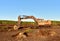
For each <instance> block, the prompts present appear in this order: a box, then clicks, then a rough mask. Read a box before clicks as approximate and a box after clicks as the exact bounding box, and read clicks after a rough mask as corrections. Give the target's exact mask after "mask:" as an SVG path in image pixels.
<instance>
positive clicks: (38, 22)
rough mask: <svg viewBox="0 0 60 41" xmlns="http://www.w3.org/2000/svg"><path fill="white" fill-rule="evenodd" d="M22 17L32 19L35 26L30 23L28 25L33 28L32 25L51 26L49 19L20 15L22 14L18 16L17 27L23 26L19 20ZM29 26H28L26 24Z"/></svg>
mask: <svg viewBox="0 0 60 41" xmlns="http://www.w3.org/2000/svg"><path fill="white" fill-rule="evenodd" d="M22 19H33V20H34V21H35V23H36V25H35V26H32V25H30V27H32V28H34V27H37V28H39V27H51V21H50V20H44V19H38V18H35V17H34V16H26V15H22V16H18V23H17V26H18V28H24V27H25V26H22V25H21V20H22ZM27 27H29V26H27Z"/></svg>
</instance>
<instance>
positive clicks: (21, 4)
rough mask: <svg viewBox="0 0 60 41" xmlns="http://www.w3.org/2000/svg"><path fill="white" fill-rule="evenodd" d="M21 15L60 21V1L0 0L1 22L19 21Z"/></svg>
mask: <svg viewBox="0 0 60 41" xmlns="http://www.w3.org/2000/svg"><path fill="white" fill-rule="evenodd" d="M19 15H33V16H35V17H37V18H43V19H50V20H52V19H53V20H60V0H0V20H6V19H7V20H17V17H18V16H19Z"/></svg>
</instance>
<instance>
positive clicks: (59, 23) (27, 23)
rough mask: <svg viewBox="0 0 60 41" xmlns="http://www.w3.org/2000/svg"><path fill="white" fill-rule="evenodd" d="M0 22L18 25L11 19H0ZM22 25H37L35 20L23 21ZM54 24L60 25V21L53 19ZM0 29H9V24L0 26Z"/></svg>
mask: <svg viewBox="0 0 60 41" xmlns="http://www.w3.org/2000/svg"><path fill="white" fill-rule="evenodd" d="M0 24H4V25H16V24H17V21H10V20H0ZM21 24H22V25H35V26H36V23H35V22H21ZM52 25H54V26H55V25H57V26H60V21H52ZM0 29H7V26H0Z"/></svg>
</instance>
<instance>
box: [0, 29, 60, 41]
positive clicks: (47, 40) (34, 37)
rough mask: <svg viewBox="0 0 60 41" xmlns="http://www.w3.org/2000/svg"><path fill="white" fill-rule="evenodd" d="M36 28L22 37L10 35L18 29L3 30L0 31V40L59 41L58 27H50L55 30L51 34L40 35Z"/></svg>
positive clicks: (59, 31) (59, 32) (59, 30)
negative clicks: (53, 33)
mask: <svg viewBox="0 0 60 41" xmlns="http://www.w3.org/2000/svg"><path fill="white" fill-rule="evenodd" d="M38 30H39V29H36V30H34V31H33V32H32V33H28V34H29V36H28V37H26V38H22V39H17V38H16V37H12V35H14V34H16V33H18V32H19V31H3V32H0V41H60V28H51V30H53V31H55V32H56V34H55V35H53V36H49V35H45V36H44V35H43V36H41V32H40V33H38ZM41 30H42V29H41Z"/></svg>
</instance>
